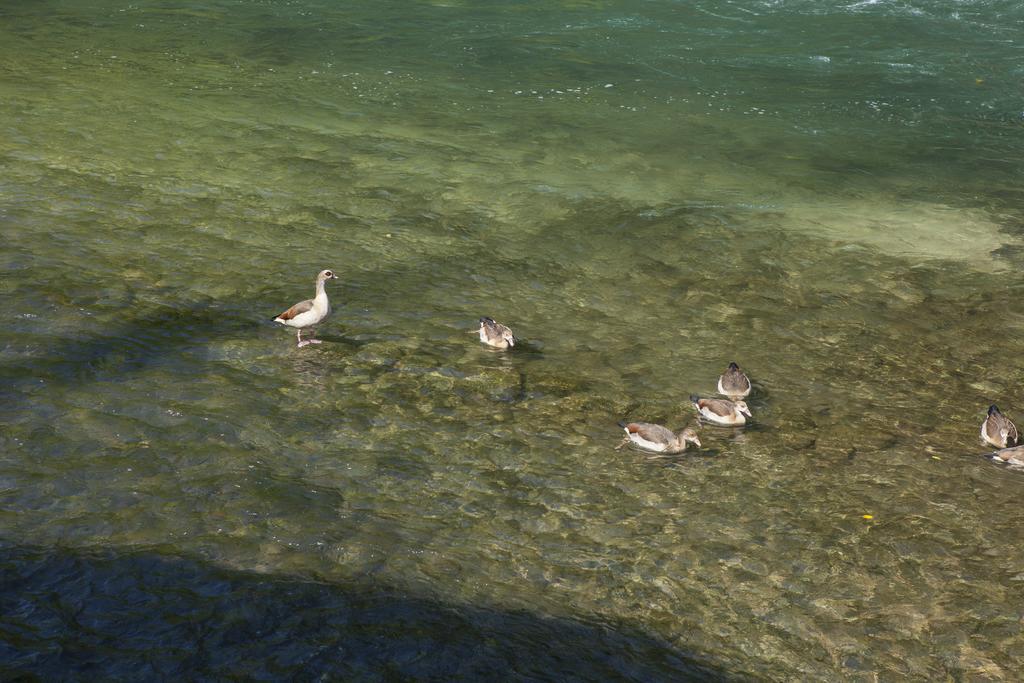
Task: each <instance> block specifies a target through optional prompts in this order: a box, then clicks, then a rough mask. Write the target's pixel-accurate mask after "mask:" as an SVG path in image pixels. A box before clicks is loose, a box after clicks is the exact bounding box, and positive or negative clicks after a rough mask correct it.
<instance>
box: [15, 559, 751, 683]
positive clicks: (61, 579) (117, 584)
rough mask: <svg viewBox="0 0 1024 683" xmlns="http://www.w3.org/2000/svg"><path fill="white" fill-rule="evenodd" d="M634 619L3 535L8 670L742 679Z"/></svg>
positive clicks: (55, 675)
mask: <svg viewBox="0 0 1024 683" xmlns="http://www.w3.org/2000/svg"><path fill="white" fill-rule="evenodd" d="M736 678H737V677H735V676H730V675H728V674H726V673H725V672H723V671H721V670H718V669H717V668H715V667H714V666H713V665H711V664H709V663H707V662H704V661H699V660H698V658H697V657H695V656H693V655H691V654H689V653H685V652H680V651H679V650H678V649H676V648H674V647H673V646H671V645H670V644H668V643H666V642H664V641H662V640H660V639H658V638H655V637H652V636H650V635H647V634H645V633H643V632H641V631H639V630H638V629H636V628H635V627H632V626H629V625H627V624H616V623H608V622H601V623H597V622H588V621H582V620H576V619H565V618H552V617H546V616H543V615H537V614H532V613H529V612H523V611H504V610H500V609H493V608H486V607H476V606H466V605H457V604H446V603H443V602H440V601H437V600H433V599H430V598H423V597H410V596H407V595H403V594H401V593H400V592H399V591H397V590H395V589H393V588H388V587H386V586H378V585H372V584H369V583H360V584H351V585H337V584H328V583H321V582H316V581H311V580H303V579H299V578H294V577H287V576H276V575H265V574H255V573H249V572H243V571H237V570H229V569H224V568H220V567H217V566H214V565H212V564H210V563H209V562H206V561H202V560H195V559H183V558H180V557H176V556H173V555H164V554H161V553H160V552H159V550H153V549H147V550H144V551H127V552H123V551H121V552H117V551H110V550H104V551H97V552H91V551H82V550H65V549H52V548H39V547H32V546H24V545H10V544H5V543H3V542H0V680H225V679H231V680H237V679H242V680H388V681H391V680H423V681H452V680H558V681H563V680H588V681H606V680H633V681H660V680H663V681H669V680H671V681H680V680H703V681H718V680H735V679H736Z"/></svg>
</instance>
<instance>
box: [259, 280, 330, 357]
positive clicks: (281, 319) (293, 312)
mask: <svg viewBox="0 0 1024 683" xmlns="http://www.w3.org/2000/svg"><path fill="white" fill-rule="evenodd" d="M337 279H338V276H337V275H335V274H334V272H333V271H330V270H321V271H320V273H319V274H318V275H317V276H316V296H314V297H313V298H312V299H306V300H305V301H300V302H299V303H297V304H295V305H294V306H292V307H291V308H289V309H288V310H287V311H285V312H284V313H282V314H281V315H279V316H277V317H276V318H274V322H276V323H282V324H284V325H287V326H288V327H294V328H296V336H297V337H298V340H299V348H302V347H303V346H305V345H306V344H319V343H320V340H319V339H307V340H305V341H303V339H302V330H304V329H306V328H307V327H313V326H314V325H317V324H319V323H320V322H321V321H323V319H324V318H326V317H327V316H328V315H329V314H330V312H331V304H330V302H329V301H328V300H327V290H326V289H324V283H325V282H327V281H328V280H337Z"/></svg>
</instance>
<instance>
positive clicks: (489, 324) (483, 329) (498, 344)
mask: <svg viewBox="0 0 1024 683" xmlns="http://www.w3.org/2000/svg"><path fill="white" fill-rule="evenodd" d="M480 341H482V342H483V343H484V344H487V345H488V346H493V347H494V348H496V349H510V348H512V347H513V346H515V345H516V341H517V339H516V338H515V335H513V334H512V330H510V329H508V328H507V327H505V326H504V325H502V324H501V323H498V322H494V318H488V317H487V316H484V317H483V318H480Z"/></svg>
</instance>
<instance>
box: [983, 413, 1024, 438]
mask: <svg viewBox="0 0 1024 683" xmlns="http://www.w3.org/2000/svg"><path fill="white" fill-rule="evenodd" d="M981 438H982V440H983V441H985V442H986V443H990V444H992V445H993V446H995V447H996V448H1006V447H1007V446H1016V445H1017V444H1018V443H1020V436H1019V435H1018V433H1017V426H1016V425H1015V424H1013V422H1011V421H1010V418H1008V417H1006V416H1005V415H1003V414H1002V413H1001V412H999V408H997V407H996V406H995V405H991V406H989V407H988V417H987V418H985V421H984V422H982V423H981Z"/></svg>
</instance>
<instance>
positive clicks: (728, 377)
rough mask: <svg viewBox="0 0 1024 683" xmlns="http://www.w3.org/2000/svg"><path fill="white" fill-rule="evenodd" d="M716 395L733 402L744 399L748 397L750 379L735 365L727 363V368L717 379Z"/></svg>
mask: <svg viewBox="0 0 1024 683" xmlns="http://www.w3.org/2000/svg"><path fill="white" fill-rule="evenodd" d="M718 393H720V394H721V395H722V396H728V397H729V398H731V399H732V400H734V401H737V400H739V399H741V398H746V397H747V396H749V395H750V378H749V377H747V376H746V375H745V374H744V373H743V371H742V370H740V366H738V365H736V363H729V367H728V368H727V369H726V371H725V372H723V373H722V376H721V377H719V378H718Z"/></svg>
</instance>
